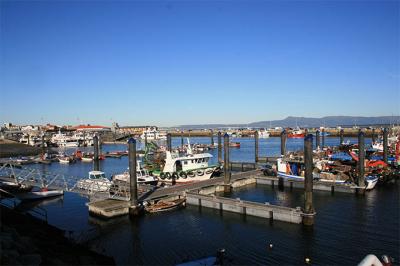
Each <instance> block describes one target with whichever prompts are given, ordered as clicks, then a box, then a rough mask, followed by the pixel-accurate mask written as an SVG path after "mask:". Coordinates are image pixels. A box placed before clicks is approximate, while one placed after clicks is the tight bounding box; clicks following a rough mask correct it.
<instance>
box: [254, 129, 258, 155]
mask: <svg viewBox="0 0 400 266" xmlns="http://www.w3.org/2000/svg"><path fill="white" fill-rule="evenodd" d="M254 145H255V146H254V158H255V162H256V163H258V130H256V131H254Z"/></svg>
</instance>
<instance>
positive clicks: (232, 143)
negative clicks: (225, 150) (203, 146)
mask: <svg viewBox="0 0 400 266" xmlns="http://www.w3.org/2000/svg"><path fill="white" fill-rule="evenodd" d="M229 147H231V148H240V142H229Z"/></svg>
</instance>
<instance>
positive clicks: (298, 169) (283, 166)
mask: <svg viewBox="0 0 400 266" xmlns="http://www.w3.org/2000/svg"><path fill="white" fill-rule="evenodd" d="M276 162H277V169H278V171H277V176H278V177H283V178H285V179H296V180H301V181H303V180H304V169H303V168H304V162H301V161H289V160H284V159H283V158H278V159H277V160H276ZM313 179H314V180H319V181H324V182H334V183H338V184H344V183H346V182H348V180H347V179H346V180H344V179H342V177H341V176H340V175H333V174H331V173H327V172H321V173H313Z"/></svg>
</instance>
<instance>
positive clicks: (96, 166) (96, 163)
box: [93, 135, 100, 171]
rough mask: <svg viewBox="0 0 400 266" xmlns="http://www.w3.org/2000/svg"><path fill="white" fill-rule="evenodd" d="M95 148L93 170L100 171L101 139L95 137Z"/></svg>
mask: <svg viewBox="0 0 400 266" xmlns="http://www.w3.org/2000/svg"><path fill="white" fill-rule="evenodd" d="M93 148H94V158H93V170H94V171H99V170H100V164H99V137H98V136H97V135H94V137H93Z"/></svg>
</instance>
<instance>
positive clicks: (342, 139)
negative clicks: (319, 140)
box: [339, 129, 344, 145]
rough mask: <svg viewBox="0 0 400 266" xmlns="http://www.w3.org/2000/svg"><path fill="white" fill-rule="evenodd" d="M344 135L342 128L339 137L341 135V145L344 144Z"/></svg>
mask: <svg viewBox="0 0 400 266" xmlns="http://www.w3.org/2000/svg"><path fill="white" fill-rule="evenodd" d="M343 135H344V130H343V129H340V132H339V137H340V140H339V141H340V143H339V145H342V144H343V142H344V138H343Z"/></svg>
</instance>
